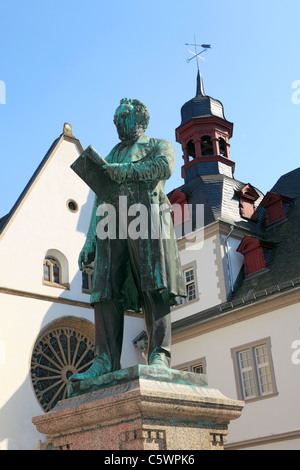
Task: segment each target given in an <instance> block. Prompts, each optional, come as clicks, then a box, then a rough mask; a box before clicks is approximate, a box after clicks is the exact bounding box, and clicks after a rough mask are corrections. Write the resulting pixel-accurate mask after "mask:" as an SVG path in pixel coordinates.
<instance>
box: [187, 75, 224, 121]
mask: <svg viewBox="0 0 300 470" xmlns="http://www.w3.org/2000/svg"><path fill="white" fill-rule="evenodd" d="M211 116H215V117H219V118H221V119H224V120H225V116H224V108H223V104H222V103H221V101H219V100H216V99H215V98H212V97H211V96H207V95H205V93H204V88H203V82H202V76H201V74H200V72H199V71H198V75H197V91H196V96H195V98H193V99H191V100H189V101H187V102H186V103H185V104H184V105H183V106H182V108H181V124H180V125H181V126H182V125H183V124H185V123H186V122H188V121H190V120H191V119H195V118H203V117H211Z"/></svg>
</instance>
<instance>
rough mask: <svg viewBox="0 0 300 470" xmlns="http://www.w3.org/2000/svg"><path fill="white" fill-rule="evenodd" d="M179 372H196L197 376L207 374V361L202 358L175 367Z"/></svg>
mask: <svg viewBox="0 0 300 470" xmlns="http://www.w3.org/2000/svg"><path fill="white" fill-rule="evenodd" d="M175 369H177V370H182V371H185V372H194V373H195V374H206V359H205V357H201V359H197V360H196V361H192V362H185V363H184V364H179V365H178V366H176V367H175Z"/></svg>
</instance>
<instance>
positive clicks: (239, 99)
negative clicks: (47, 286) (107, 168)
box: [0, 0, 300, 217]
mask: <svg viewBox="0 0 300 470" xmlns="http://www.w3.org/2000/svg"><path fill="white" fill-rule="evenodd" d="M299 18H300V2H299V0H286V1H285V2H282V1H278V0H260V1H258V0H251V1H245V0H213V1H209V2H208V1H203V0H184V1H183V0H182V1H179V0H160V1H158V0H151V1H145V0H139V1H136V0H127V1H124V0H123V1H121V0H110V1H109V2H108V1H103V0H85V1H84V2H83V1H82V0H81V1H79V0H72V1H71V0H64V1H63V0H60V1H58V0H51V1H46V0H10V1H9V2H8V1H7V0H5V1H3V0H0V57H1V60H0V84H1V83H2V93H3V83H4V84H5V91H6V95H5V104H2V102H3V96H2V100H1V89H0V103H1V104H0V161H1V167H0V168H1V169H0V172H1V173H0V174H1V180H0V181H1V184H0V217H1V216H3V215H5V214H6V213H7V212H9V210H10V209H11V207H12V205H13V204H14V202H15V201H16V199H17V198H18V196H19V194H20V193H21V191H22V190H23V188H24V186H25V185H26V184H27V182H28V180H29V179H30V177H31V176H32V174H33V172H34V171H35V169H36V168H37V166H38V165H39V163H40V161H41V160H42V158H43V157H44V155H45V153H46V152H47V150H48V148H49V147H50V145H51V144H52V142H53V141H54V140H55V139H56V138H57V137H58V136H59V135H60V134H61V132H62V128H63V124H64V122H69V123H70V124H71V125H72V128H73V134H74V135H75V136H76V137H77V138H78V139H79V140H80V141H81V143H82V146H83V147H87V146H88V145H89V144H92V145H93V146H94V147H95V148H96V149H97V150H98V151H99V153H101V154H102V155H103V156H104V157H105V156H106V155H107V154H108V152H109V151H110V149H111V148H112V147H113V146H114V145H115V144H116V143H117V141H118V138H117V133H116V130H115V127H114V124H113V121H112V118H113V114H114V111H115V109H116V107H117V106H118V104H119V101H120V99H121V98H123V97H131V98H137V99H139V100H141V101H143V102H144V103H145V104H146V105H147V107H148V109H149V111H150V125H149V128H148V131H147V134H148V135H149V136H150V137H158V138H166V139H169V140H170V141H171V142H172V143H173V144H174V147H175V150H176V155H177V164H176V168H175V171H174V174H173V176H172V178H171V179H170V180H169V181H168V183H167V185H166V189H167V191H170V190H171V189H173V188H175V187H178V186H180V185H181V184H182V182H183V181H182V179H181V172H180V168H181V165H182V163H183V160H182V151H181V147H180V145H179V144H177V143H176V141H175V129H176V127H178V126H179V125H180V109H181V106H182V105H183V104H184V103H185V102H186V101H188V100H189V99H191V98H193V97H194V96H195V91H196V63H195V60H193V61H191V62H190V63H187V62H186V60H187V59H188V58H189V57H191V54H190V53H189V52H188V46H186V45H185V43H191V42H193V40H194V35H196V38H197V42H198V43H200V44H202V43H209V44H211V45H212V49H211V50H210V51H207V52H206V53H204V54H203V57H205V62H203V61H200V66H201V72H202V75H203V80H204V88H205V92H206V94H207V95H210V96H212V97H214V98H216V99H219V100H221V101H222V103H223V105H224V108H225V116H226V118H227V119H228V120H229V121H231V122H233V123H234V132H233V138H232V139H231V149H230V151H231V159H232V160H233V161H235V163H236V171H235V178H236V179H238V180H240V181H243V182H245V183H251V184H252V185H254V186H256V187H258V188H259V189H260V190H261V191H263V192H264V193H265V192H267V191H268V190H269V189H270V188H271V187H272V186H273V184H274V183H275V182H276V181H277V179H278V178H279V177H280V176H281V175H282V174H284V173H287V172H288V171H291V170H293V169H294V168H297V167H299V166H300V165H299V156H300V139H299V131H300V103H298V101H300V67H299V62H300V60H299V56H300V35H299ZM297 81H299V83H297ZM293 84H294V86H297V88H295V89H293V88H292V86H293ZM298 88H299V93H297V89H298ZM293 101H294V102H293Z"/></svg>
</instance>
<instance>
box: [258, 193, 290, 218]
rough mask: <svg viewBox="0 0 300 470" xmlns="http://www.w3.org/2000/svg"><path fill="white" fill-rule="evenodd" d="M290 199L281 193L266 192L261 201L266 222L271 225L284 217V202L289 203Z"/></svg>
mask: <svg viewBox="0 0 300 470" xmlns="http://www.w3.org/2000/svg"><path fill="white" fill-rule="evenodd" d="M291 202H292V199H290V198H289V197H286V196H282V195H281V194H276V193H272V192H268V193H267V194H266V195H265V197H264V199H263V200H262V202H261V204H260V205H261V206H262V207H264V208H265V209H266V224H267V225H272V224H274V223H275V222H279V221H282V220H284V219H285V218H286V216H285V211H284V204H285V203H291Z"/></svg>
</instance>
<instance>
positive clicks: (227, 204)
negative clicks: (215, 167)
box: [169, 174, 263, 235]
mask: <svg viewBox="0 0 300 470" xmlns="http://www.w3.org/2000/svg"><path fill="white" fill-rule="evenodd" d="M245 186H247V183H242V182H241V181H238V180H235V179H234V178H231V177H229V176H226V175H224V174H210V175H202V176H198V177H197V178H194V179H193V180H191V181H189V182H187V183H185V184H183V185H182V186H180V187H179V188H177V189H178V190H179V191H182V192H183V193H184V194H186V196H187V198H188V203H189V204H192V205H193V208H194V207H195V205H196V204H203V205H204V226H207V225H209V224H211V223H213V222H216V221H218V220H221V221H223V222H226V223H228V224H230V225H235V226H237V227H240V228H243V229H245V230H247V231H251V232H253V233H256V234H257V235H259V234H260V225H259V223H257V222H255V221H249V220H247V219H245V218H243V217H241V215H240V208H239V197H238V195H237V193H238V192H239V191H241V190H242V189H243V188H244V187H245ZM256 191H257V192H258V194H259V195H260V197H259V199H258V200H257V204H258V203H259V202H260V201H261V200H262V199H263V194H262V192H261V191H259V190H258V189H256ZM170 195H171V193H169V197H170ZM195 228H196V227H195V226H193V229H195Z"/></svg>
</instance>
